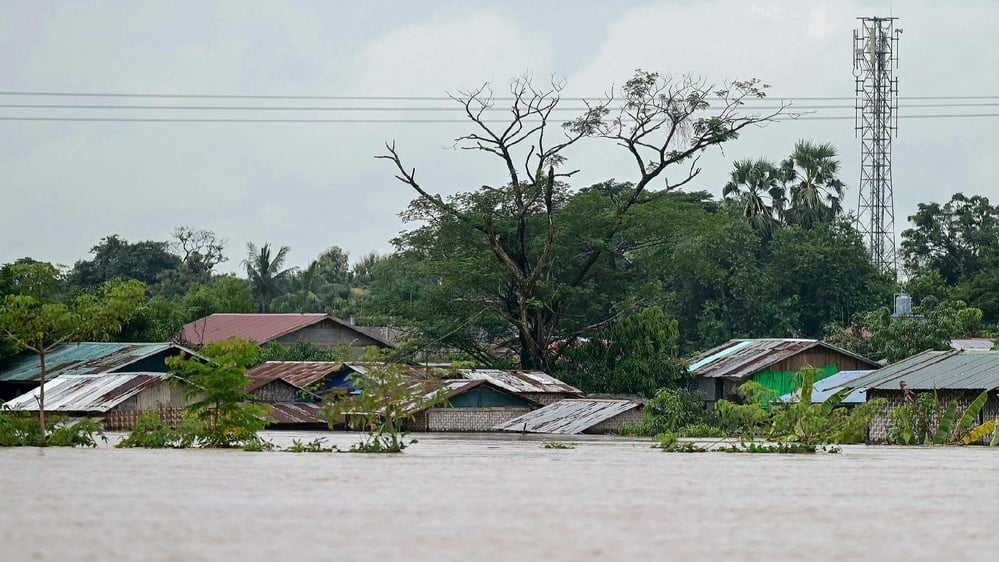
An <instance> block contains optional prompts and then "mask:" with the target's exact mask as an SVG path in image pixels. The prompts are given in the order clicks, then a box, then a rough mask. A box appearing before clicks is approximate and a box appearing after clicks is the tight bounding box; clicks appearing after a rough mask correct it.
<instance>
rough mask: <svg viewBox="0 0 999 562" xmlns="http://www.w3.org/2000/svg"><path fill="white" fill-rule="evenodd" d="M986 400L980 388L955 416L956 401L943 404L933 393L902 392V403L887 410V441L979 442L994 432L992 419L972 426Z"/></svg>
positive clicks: (943, 443)
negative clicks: (904, 397)
mask: <svg viewBox="0 0 999 562" xmlns="http://www.w3.org/2000/svg"><path fill="white" fill-rule="evenodd" d="M987 401H988V391H983V392H982V393H981V394H979V395H978V396H977V397H976V398H975V399H974V400H972V401H971V403H970V404H969V405H968V408H967V409H966V410H965V411H964V413H963V414H962V415H961V417H960V418H958V417H957V409H958V403H957V401H956V400H951V401H950V402H948V404H947V406H946V407H943V406H942V405H941V404H940V400H939V398H938V397H937V393H936V392H923V393H919V394H913V393H911V392H906V401H905V404H903V405H902V406H899V407H896V408H893V409H892V410H891V412H889V413H888V427H887V437H888V442H889V443H895V444H898V445H920V444H922V445H947V444H958V443H961V444H965V445H968V444H970V443H973V442H976V441H979V440H980V439H982V438H984V437H985V436H986V435H988V434H990V433H993V432H994V431H995V427H994V422H993V420H988V421H986V422H984V423H982V424H978V425H974V424H975V421H976V420H977V418H978V414H979V413H980V412H981V411H982V408H984V406H985V403H986V402H987ZM973 425H974V427H972V426H973Z"/></svg>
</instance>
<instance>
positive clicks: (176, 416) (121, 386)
mask: <svg viewBox="0 0 999 562" xmlns="http://www.w3.org/2000/svg"><path fill="white" fill-rule="evenodd" d="M170 378H171V377H170V375H169V374H167V373H102V374H96V375H76V374H71V375H61V376H59V377H57V378H54V379H50V380H47V381H46V382H45V411H46V412H55V413H60V414H65V415H69V416H81V417H94V416H97V417H102V418H103V420H104V427H105V429H109V430H126V429H132V428H133V427H134V426H135V421H136V420H137V419H138V417H139V415H140V414H141V413H142V412H144V411H146V410H154V411H156V412H157V413H158V414H159V415H160V417H162V418H163V419H164V420H166V421H167V422H169V423H177V422H179V421H180V410H181V409H182V408H184V407H185V406H187V405H188V404H190V402H191V401H190V400H189V399H188V398H187V397H186V396H185V395H184V389H183V388H182V387H181V386H180V385H177V384H168V383H167V381H168V379H170ZM41 390H42V389H41V387H40V386H39V387H36V388H35V389H33V390H31V391H30V392H28V393H26V394H22V395H21V396H18V397H17V398H14V399H13V400H9V401H7V403H6V405H7V406H8V407H10V408H14V409H22V410H27V411H33V412H37V411H38V398H39V394H40V392H41Z"/></svg>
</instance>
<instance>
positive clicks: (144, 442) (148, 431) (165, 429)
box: [115, 410, 195, 449]
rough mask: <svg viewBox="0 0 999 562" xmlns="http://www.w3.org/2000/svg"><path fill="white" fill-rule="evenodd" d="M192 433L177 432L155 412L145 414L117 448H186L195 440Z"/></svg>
mask: <svg viewBox="0 0 999 562" xmlns="http://www.w3.org/2000/svg"><path fill="white" fill-rule="evenodd" d="M194 433H195V432H192V431H183V430H176V429H173V428H171V427H170V426H168V425H167V423H166V422H165V421H163V418H161V417H160V416H159V414H157V413H156V412H155V411H153V410H148V411H145V412H143V413H142V414H141V415H140V416H139V419H138V420H136V422H135V427H134V428H133V429H132V431H131V432H130V433H129V434H128V436H127V437H125V438H124V439H122V440H121V441H119V442H118V444H117V445H115V447H119V448H131V447H141V448H145V449H163V448H168V447H169V448H178V449H179V448H184V447H189V446H190V445H191V443H192V442H193V440H194Z"/></svg>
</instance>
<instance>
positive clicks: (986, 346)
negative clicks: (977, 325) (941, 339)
mask: <svg viewBox="0 0 999 562" xmlns="http://www.w3.org/2000/svg"><path fill="white" fill-rule="evenodd" d="M995 346H996V342H995V340H993V339H991V338H958V339H953V340H950V348H951V349H962V350H967V351H970V350H977V351H991V350H992V349H993V348H994V347H995Z"/></svg>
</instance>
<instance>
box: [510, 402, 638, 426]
mask: <svg viewBox="0 0 999 562" xmlns="http://www.w3.org/2000/svg"><path fill="white" fill-rule="evenodd" d="M641 421H642V403H641V402H638V401H635V400H602V399H593V398H583V399H570V400H562V401H560V402H555V403H554V404H549V405H548V406H545V407H544V408H541V409H539V410H534V411H533V412H529V413H526V414H524V415H522V416H519V417H516V418H513V419H511V420H508V421H506V422H503V423H500V424H497V425H496V426H494V427H493V429H495V430H497V431H516V432H521V433H553V434H561V435H575V434H578V433H619V431H620V428H621V425H622V424H624V423H634V424H637V423H639V422H641Z"/></svg>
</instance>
